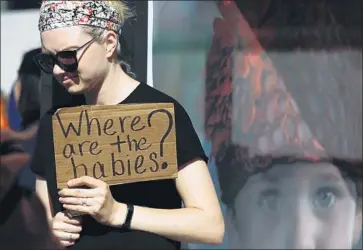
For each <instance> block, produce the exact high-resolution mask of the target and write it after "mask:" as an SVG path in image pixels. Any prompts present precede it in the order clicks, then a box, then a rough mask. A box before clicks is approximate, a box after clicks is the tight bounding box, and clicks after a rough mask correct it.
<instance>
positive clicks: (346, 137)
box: [205, 0, 362, 249]
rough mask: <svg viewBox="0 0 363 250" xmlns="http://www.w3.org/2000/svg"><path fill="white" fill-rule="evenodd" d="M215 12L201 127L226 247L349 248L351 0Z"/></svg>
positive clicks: (357, 150)
mask: <svg viewBox="0 0 363 250" xmlns="http://www.w3.org/2000/svg"><path fill="white" fill-rule="evenodd" d="M219 10H220V13H221V16H222V17H221V18H216V19H215V20H214V23H213V28H214V38H213V41H212V46H211V48H210V51H209V54H208V59H207V69H206V99H205V102H206V107H205V115H206V117H205V131H206V136H207V138H208V139H210V140H211V142H212V148H213V149H212V155H213V157H214V159H215V164H216V167H217V171H218V177H219V184H220V187H221V191H222V197H221V199H222V201H223V202H224V204H226V206H227V215H226V228H227V237H228V243H229V246H230V247H231V248H240V249H241V248H242V249H267V248H269V249H352V248H361V243H359V241H360V238H361V235H362V116H361V115H362V105H361V101H362V67H361V66H362V65H361V59H362V58H361V42H362V41H361V33H360V32H357V31H358V30H360V29H361V24H362V23H361V11H360V10H361V1H349V3H348V2H346V1H334V2H325V1H291V2H290V1H269V0H265V1H253V2H252V1H249V2H248V1H246V2H245V1H243V2H242V1H241V2H236V3H235V2H231V1H228V2H225V3H224V4H223V3H220V4H219Z"/></svg>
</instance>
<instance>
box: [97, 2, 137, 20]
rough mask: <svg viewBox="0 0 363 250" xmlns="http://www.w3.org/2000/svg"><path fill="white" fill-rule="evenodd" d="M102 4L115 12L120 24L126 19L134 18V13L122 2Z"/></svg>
mask: <svg viewBox="0 0 363 250" xmlns="http://www.w3.org/2000/svg"><path fill="white" fill-rule="evenodd" d="M104 3H105V4H107V5H108V6H110V7H112V8H114V9H115V10H116V11H117V13H118V15H119V18H120V21H121V23H122V24H124V23H125V21H126V20H127V19H129V18H131V17H133V16H134V12H133V11H132V10H131V9H130V8H129V6H127V4H126V3H125V2H124V1H104Z"/></svg>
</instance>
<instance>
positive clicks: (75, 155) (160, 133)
mask: <svg viewBox="0 0 363 250" xmlns="http://www.w3.org/2000/svg"><path fill="white" fill-rule="evenodd" d="M53 138H54V152H55V162H56V175H57V186H58V188H60V189H61V188H64V187H66V183H67V182H68V181H69V180H70V179H74V178H78V177H81V176H84V175H88V176H91V177H94V178H97V179H100V180H102V181H104V182H106V183H108V184H109V185H115V184H121V183H130V182H139V181H150V180H161V179H172V178H176V177H177V173H178V166H177V157H176V138H175V118H174V104H172V103H171V104H170V103H150V104H126V105H110V106H108V105H107V106H104V105H102V106H101V105H100V106H79V107H72V108H62V109H59V110H58V111H57V112H56V113H55V114H54V115H53Z"/></svg>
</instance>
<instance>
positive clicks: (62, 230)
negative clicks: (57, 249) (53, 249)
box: [52, 212, 82, 247]
mask: <svg viewBox="0 0 363 250" xmlns="http://www.w3.org/2000/svg"><path fill="white" fill-rule="evenodd" d="M81 219H82V217H74V218H71V217H70V216H68V215H67V214H65V213H64V212H59V213H57V214H56V216H55V217H54V218H53V221H52V229H53V234H54V235H55V236H56V237H57V238H58V240H59V242H60V244H61V245H62V246H63V247H69V246H72V245H74V243H76V241H77V240H78V239H79V234H80V232H81V231H82V225H81Z"/></svg>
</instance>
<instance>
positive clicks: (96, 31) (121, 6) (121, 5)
mask: <svg viewBox="0 0 363 250" xmlns="http://www.w3.org/2000/svg"><path fill="white" fill-rule="evenodd" d="M104 3H106V4H107V5H108V6H110V7H112V8H114V9H115V10H116V11H117V13H118V15H119V18H120V21H121V24H122V25H121V26H123V25H124V24H125V22H126V21H127V20H128V19H129V18H132V17H134V16H135V12H134V10H132V9H131V8H130V7H129V6H127V4H126V3H125V2H124V1H122V0H118V1H116V0H114V1H104ZM82 28H83V29H84V31H85V32H86V33H87V34H89V35H91V36H92V37H99V38H98V39H97V40H98V41H102V40H103V39H104V36H103V34H104V32H105V29H102V28H96V27H88V26H84V27H82ZM121 33H122V28H121V29H120V30H119V31H118V32H117V35H118V36H120V35H121ZM122 49H123V48H122V46H121V42H120V39H118V43H117V48H116V54H117V58H116V62H117V63H118V64H120V65H121V67H122V69H123V70H124V71H125V72H126V73H127V74H128V75H129V76H131V77H134V78H135V74H134V73H133V72H132V71H131V66H130V65H129V64H128V63H127V62H126V61H125V60H124V57H123V55H122V53H123V50H122Z"/></svg>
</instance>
